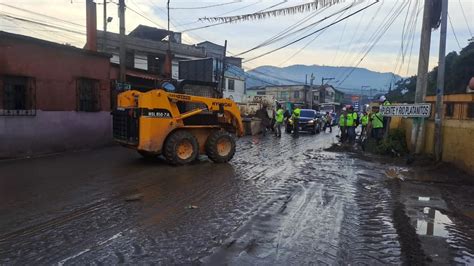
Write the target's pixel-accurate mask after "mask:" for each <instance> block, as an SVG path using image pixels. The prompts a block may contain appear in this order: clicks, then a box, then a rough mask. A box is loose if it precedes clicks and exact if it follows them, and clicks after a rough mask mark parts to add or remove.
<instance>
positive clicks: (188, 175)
mask: <svg viewBox="0 0 474 266" xmlns="http://www.w3.org/2000/svg"><path fill="white" fill-rule="evenodd" d="M334 141H335V139H334V135H331V134H319V135H317V136H311V135H304V134H302V135H301V136H300V138H297V139H295V138H291V137H290V136H284V137H282V138H281V139H277V138H273V137H271V136H267V137H266V138H260V137H247V138H242V139H240V140H239V142H238V152H237V154H236V157H235V158H234V160H233V161H231V163H229V164H213V163H210V162H208V161H207V160H205V159H204V158H202V159H201V160H200V162H197V163H196V164H193V165H189V166H185V167H171V166H168V165H166V164H164V163H163V162H162V161H160V160H157V161H145V160H142V159H139V157H138V156H137V155H135V154H134V153H132V152H130V151H127V150H124V149H123V148H121V147H113V148H107V149H103V150H100V151H95V152H93V153H88V152H85V153H78V154H69V155H63V156H56V157H51V158H41V159H37V160H24V161H19V162H15V163H13V164H8V165H7V164H0V171H1V172H2V173H6V176H7V177H8V179H5V178H3V177H1V178H0V181H1V182H2V185H3V186H2V187H3V188H4V189H5V191H6V190H8V191H9V192H8V193H6V194H5V193H2V196H1V197H2V202H3V203H2V205H1V206H0V218H1V219H0V228H1V229H0V263H1V264H24V263H30V264H31V263H40V264H50V263H59V264H83V263H92V264H116V263H129V264H136V263H141V264H143V263H145V264H146V263H159V264H186V263H188V264H189V263H204V264H215V263H218V264H223V263H228V264H238V265H242V264H244V265H245V264H253V265H256V264H258V265H261V264H263V265H267V264H280V265H281V264H285V265H286V264H347V263H351V264H355V263H361V264H401V263H403V262H407V260H406V257H405V253H406V252H405V251H404V249H403V245H401V243H400V242H399V239H400V238H399V235H398V233H397V229H398V228H397V223H396V222H395V221H394V220H393V210H394V209H396V207H397V205H396V204H397V202H396V201H394V197H392V193H394V189H393V188H392V187H391V186H390V185H388V183H387V182H390V180H391V179H392V177H390V176H387V175H386V174H385V171H386V168H387V167H386V165H384V164H382V163H379V162H376V161H373V162H371V161H367V160H362V159H360V158H357V157H354V156H352V155H351V154H348V153H344V152H328V151H324V148H327V147H329V145H330V144H331V143H332V142H334ZM103 158H107V160H104V159H103ZM58 165H60V166H61V167H60V169H59V168H57V167H56V168H55V167H54V166H58ZM25 184H28V185H26V186H23V187H22V185H25ZM397 195H401V194H400V192H398V194H397ZM190 206H191V207H190ZM420 252H421V251H420ZM419 254H421V253H419ZM423 258H424V257H423Z"/></svg>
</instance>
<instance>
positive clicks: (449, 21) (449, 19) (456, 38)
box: [448, 13, 462, 50]
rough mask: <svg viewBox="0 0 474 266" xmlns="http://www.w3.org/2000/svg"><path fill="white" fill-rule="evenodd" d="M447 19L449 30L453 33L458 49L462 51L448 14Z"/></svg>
mask: <svg viewBox="0 0 474 266" xmlns="http://www.w3.org/2000/svg"><path fill="white" fill-rule="evenodd" d="M448 19H449V25H451V30H452V31H453V35H454V39H455V40H456V43H457V44H458V47H459V49H460V50H462V47H461V44H460V43H459V40H458V36H456V32H455V31H454V27H453V22H452V21H451V16H450V15H449V13H448Z"/></svg>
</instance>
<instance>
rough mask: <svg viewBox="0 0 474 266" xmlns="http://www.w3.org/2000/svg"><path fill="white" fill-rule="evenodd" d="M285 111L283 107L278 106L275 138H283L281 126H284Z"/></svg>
mask: <svg viewBox="0 0 474 266" xmlns="http://www.w3.org/2000/svg"><path fill="white" fill-rule="evenodd" d="M283 119H284V111H283V108H281V105H280V104H278V105H277V111H276V113H275V136H276V137H281V124H283Z"/></svg>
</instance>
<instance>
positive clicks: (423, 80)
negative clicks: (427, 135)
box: [411, 0, 431, 154]
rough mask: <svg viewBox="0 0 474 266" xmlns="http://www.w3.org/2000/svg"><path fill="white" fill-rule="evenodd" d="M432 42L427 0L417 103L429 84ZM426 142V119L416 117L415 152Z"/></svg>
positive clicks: (412, 142) (422, 99)
mask: <svg viewBox="0 0 474 266" xmlns="http://www.w3.org/2000/svg"><path fill="white" fill-rule="evenodd" d="M430 44H431V0H425V5H424V10H423V24H422V27H421V42H420V54H419V57H418V76H417V78H416V92H415V103H422V102H424V100H425V96H426V88H427V86H428V64H429V56H430ZM423 142H424V119H423V118H414V119H413V127H412V132H411V146H412V152H413V153H415V154H416V153H420V152H421V147H422V146H423V145H422V144H423Z"/></svg>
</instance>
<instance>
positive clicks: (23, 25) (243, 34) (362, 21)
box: [0, 0, 474, 76]
mask: <svg viewBox="0 0 474 266" xmlns="http://www.w3.org/2000/svg"><path fill="white" fill-rule="evenodd" d="M310 1H311V0H308V1H302V0H288V1H286V3H282V2H284V1H280V0H260V1H259V0H242V1H234V2H235V3H231V2H233V1H232V0H222V1H217V0H216V1H211V0H206V1H189V0H171V7H172V8H173V9H171V21H172V26H171V29H172V30H175V31H184V32H185V33H184V34H183V35H184V37H183V41H184V42H185V43H190V44H191V43H197V42H201V41H204V40H209V41H211V42H215V43H218V44H223V43H224V40H228V50H229V51H230V52H231V53H232V54H238V53H240V52H242V51H245V50H247V49H249V48H252V47H254V46H256V45H258V44H260V43H262V42H263V41H265V40H266V39H268V38H271V37H272V36H274V35H275V34H277V33H279V32H280V31H282V30H284V29H285V28H287V27H288V26H291V25H292V24H294V23H296V22H298V21H300V20H302V19H303V18H305V17H308V18H309V20H308V21H307V22H306V23H304V24H303V25H302V26H304V25H308V24H309V23H312V22H315V21H318V20H320V19H322V18H324V17H327V16H329V15H331V14H333V13H335V12H337V11H339V10H341V9H343V8H345V7H348V6H349V5H351V4H354V1H351V0H346V1H342V3H340V4H337V5H334V6H332V7H329V8H325V9H322V10H320V11H317V12H315V11H310V12H305V13H300V14H296V15H285V16H279V17H272V18H267V19H264V20H254V21H243V22H239V23H232V24H223V25H219V26H214V27H209V28H205V29H199V30H191V31H186V30H189V29H192V28H196V27H200V26H205V25H209V24H212V23H210V22H199V21H198V19H199V18H201V17H213V16H230V15H240V14H247V13H253V12H256V11H259V10H262V9H265V8H268V7H270V6H273V5H276V4H278V3H282V4H280V5H278V6H277V7H275V8H274V9H276V8H283V7H289V6H294V5H298V4H303V3H307V2H310ZM97 2H103V1H102V0H97ZM113 2H115V3H117V2H118V0H113V1H112V3H109V4H108V5H107V12H108V16H111V17H113V21H112V22H111V23H109V25H108V29H109V30H110V31H113V32H118V24H119V20H118V17H117V4H115V3H113ZM373 2H375V0H365V1H357V2H355V3H356V4H355V5H354V6H353V7H352V8H351V9H350V10H348V11H346V12H345V13H344V14H342V17H343V16H346V15H349V14H350V13H352V12H354V11H356V10H358V9H360V8H363V7H365V6H367V5H369V4H371V3H373ZM222 3H230V4H227V5H221V6H216V7H210V8H200V9H199V7H206V6H210V5H216V4H222ZM404 3H405V4H406V5H405V8H404V9H402V10H401V12H394V13H395V14H398V17H397V18H396V19H395V20H394V23H393V24H392V25H391V27H390V28H389V29H388V30H387V31H386V32H385V33H384V34H383V36H382V37H381V38H380V39H379V40H378V42H377V43H376V44H375V45H374V46H373V48H372V50H371V51H370V52H369V53H368V54H367V56H366V57H365V58H364V59H363V60H362V61H361V62H360V65H359V66H360V67H366V68H368V69H371V70H375V71H381V72H396V73H397V74H400V75H401V76H408V75H412V74H414V73H415V72H416V66H417V54H418V50H419V36H420V29H421V19H422V13H423V10H422V7H423V0H418V1H417V0H412V1H409V0H405V1H396V0H385V1H384V0H381V1H379V2H378V3H376V4H375V5H373V6H371V7H370V8H368V9H366V10H365V11H362V12H361V13H358V14H356V15H354V16H352V17H350V18H348V19H346V20H344V21H342V22H340V23H339V24H336V25H334V26H331V27H329V28H328V29H327V30H325V31H323V32H322V33H320V35H319V34H316V35H313V36H311V37H309V38H306V39H304V40H302V41H300V42H297V43H295V44H293V45H290V46H288V47H286V48H284V49H281V50H279V51H277V52H274V53H271V54H269V55H267V56H264V57H261V58H258V59H256V60H252V61H250V62H247V63H245V67H246V68H247V69H249V68H254V67H256V66H260V65H274V66H287V65H292V64H305V65H312V64H317V65H331V66H354V65H355V64H357V62H359V61H360V60H361V58H362V57H363V53H362V51H363V48H366V47H368V46H370V45H371V44H374V42H373V41H371V39H370V37H371V36H372V35H373V34H374V32H375V31H376V29H377V28H378V27H379V26H380V25H381V24H382V23H383V22H384V21H385V19H386V18H387V17H389V15H390V14H391V13H390V11H391V10H392V11H393V10H397V8H399V7H401V6H403V4H404ZM0 4H7V5H13V6H15V7H19V8H23V9H27V10H31V11H33V12H36V13H39V14H35V13H29V12H25V11H22V10H19V9H15V8H11V7H8V6H5V5H0V30H4V31H9V32H15V33H20V34H25V35H31V36H34V37H38V38H42V39H49V40H51V41H55V42H60V43H70V44H72V45H74V46H78V47H82V46H83V45H84V42H85V0H15V1H10V0H0ZM126 5H127V6H128V7H129V9H128V10H127V12H126V28H127V32H128V31H131V30H133V28H135V27H136V26H137V25H139V24H144V25H149V26H154V27H159V26H161V27H166V1H164V0H159V1H155V0H126ZM461 5H462V7H463V9H464V13H465V15H466V19H465V18H464V15H463V13H462V9H461ZM196 7H198V9H179V8H196ZM175 8H178V9H175ZM102 10H103V5H98V6H97V15H98V23H97V25H98V28H99V29H102V25H103V24H102V14H103V13H102ZM134 11H135V12H137V13H140V14H142V15H143V16H144V17H146V18H144V17H142V16H140V15H137V14H136V13H135V12H134ZM407 12H409V13H408V15H407ZM417 13H418V14H419V15H418V18H417V16H416V14H417ZM5 14H7V15H14V16H18V17H22V18H28V19H33V20H35V21H42V22H46V23H48V24H54V25H57V26H60V27H62V28H67V29H69V31H64V30H59V29H53V28H48V27H45V26H39V25H36V24H31V23H27V22H20V21H15V20H11V19H7V18H6V17H5ZM449 14H450V18H451V22H452V27H453V28H454V33H455V34H456V36H457V39H458V41H459V45H460V46H461V47H464V46H466V45H467V44H468V41H467V40H468V39H469V38H471V37H472V36H471V35H470V32H469V31H471V32H473V31H474V0H460V1H459V0H449ZM48 16H51V17H55V18H60V19H63V20H64V21H60V20H54V19H53V18H50V17H48ZM416 18H417V20H416ZM336 19H337V16H333V17H331V18H329V19H327V20H326V21H324V22H322V23H320V24H318V25H317V26H314V27H312V28H310V29H308V31H305V32H302V33H299V34H296V35H292V36H290V37H288V38H285V39H283V40H282V41H281V42H277V43H274V44H272V45H270V46H267V47H263V48H261V49H257V50H255V51H252V52H250V53H247V54H245V55H242V57H244V59H250V58H252V57H254V56H258V55H261V54H263V53H265V52H267V51H270V50H273V49H275V48H278V47H280V46H282V45H284V44H286V43H288V42H290V41H292V40H295V39H297V38H298V37H299V36H303V35H305V34H304V33H306V34H307V33H310V32H312V31H315V30H317V29H320V28H321V27H324V26H325V25H327V24H329V23H332V22H333V21H335V20H336ZM405 21H406V22H405ZM77 24H79V25H77ZM404 24H405V27H404ZM81 25H82V26H81ZM468 25H469V28H468ZM413 26H416V27H413ZM452 27H451V24H449V23H448V41H447V51H459V50H460V48H459V45H458V42H457V41H456V39H455V38H454V34H453V30H452ZM410 28H413V29H414V32H413V36H414V38H413V39H412V38H410V37H411V36H410V34H407V37H406V38H405V39H404V42H403V47H404V49H403V50H404V51H405V56H403V57H401V56H400V55H401V52H400V51H401V47H402V39H403V38H402V33H403V29H406V30H408V33H409V31H410ZM81 33H82V34H81ZM315 36H318V37H317V38H315ZM412 40H413V41H412ZM438 43H439V30H437V31H434V32H433V34H432V45H431V54H430V55H431V58H430V65H431V67H433V66H435V65H437V60H438V59H437V58H438V52H437V49H438ZM303 48H304V49H303ZM410 54H411V56H410ZM397 58H398V60H397ZM401 58H403V60H402V59H401ZM402 62H403V64H402Z"/></svg>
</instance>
